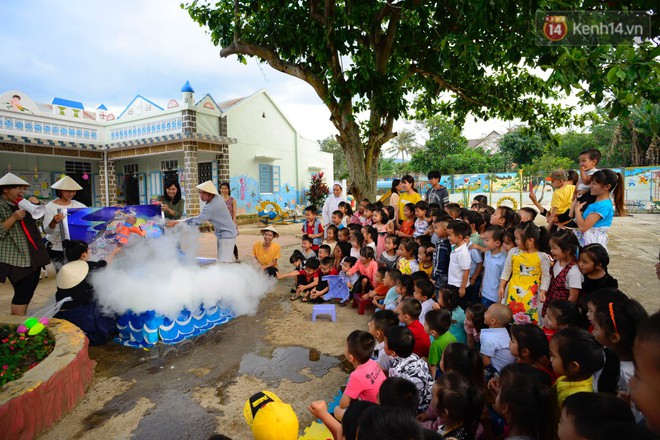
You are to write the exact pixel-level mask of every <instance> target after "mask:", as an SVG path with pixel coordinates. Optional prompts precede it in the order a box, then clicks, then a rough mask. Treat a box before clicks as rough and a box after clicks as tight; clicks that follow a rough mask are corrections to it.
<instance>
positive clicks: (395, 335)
mask: <svg viewBox="0 0 660 440" xmlns="http://www.w3.org/2000/svg"><path fill="white" fill-rule="evenodd" d="M413 301H415V300H413ZM427 338H428V336H427ZM415 342H416V341H415V337H414V336H413V333H412V332H411V331H410V329H408V328H406V327H401V326H395V327H390V328H389V329H388V330H387V332H386V333H385V351H386V352H387V354H388V355H389V356H390V358H391V359H390V369H389V376H390V377H403V378H404V379H408V380H409V381H411V382H412V383H414V384H415V387H416V388H417V391H419V397H420V402H419V406H418V407H417V411H418V412H424V411H426V409H427V408H428V407H429V404H430V403H431V384H432V383H433V379H432V378H431V373H430V372H429V367H428V364H427V363H426V361H424V360H423V359H421V358H420V357H419V356H418V355H417V354H416V353H415V352H414V347H415Z"/></svg>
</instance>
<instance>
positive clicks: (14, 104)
mask: <svg viewBox="0 0 660 440" xmlns="http://www.w3.org/2000/svg"><path fill="white" fill-rule="evenodd" d="M21 99H22V98H21V95H11V98H9V100H7V99H5V100H4V102H3V104H4V106H5V109H7V110H13V111H15V112H21V113H28V114H33V113H34V112H33V111H32V110H30V109H29V108H27V107H25V106H24V105H23V102H21Z"/></svg>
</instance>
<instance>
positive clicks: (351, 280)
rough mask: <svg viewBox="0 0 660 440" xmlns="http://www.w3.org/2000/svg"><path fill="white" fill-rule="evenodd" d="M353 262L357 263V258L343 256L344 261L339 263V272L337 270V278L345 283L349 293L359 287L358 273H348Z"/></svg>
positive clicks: (353, 264)
mask: <svg viewBox="0 0 660 440" xmlns="http://www.w3.org/2000/svg"><path fill="white" fill-rule="evenodd" d="M355 263H357V260H356V259H355V258H354V257H346V258H344V261H342V263H341V272H339V278H341V279H342V281H344V282H345V283H346V286H347V287H348V290H349V291H350V292H351V294H353V293H355V292H356V291H358V289H359V288H360V283H359V280H360V274H358V273H353V274H351V275H349V271H350V270H351V268H352V267H353V266H355Z"/></svg>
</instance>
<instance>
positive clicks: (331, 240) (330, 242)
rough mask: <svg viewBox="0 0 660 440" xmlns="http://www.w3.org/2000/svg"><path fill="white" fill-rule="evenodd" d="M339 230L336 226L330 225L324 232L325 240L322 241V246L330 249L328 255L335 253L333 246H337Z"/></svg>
mask: <svg viewBox="0 0 660 440" xmlns="http://www.w3.org/2000/svg"><path fill="white" fill-rule="evenodd" d="M338 232H339V229H337V227H336V226H334V225H330V226H328V228H327V229H326V231H325V240H323V245H324V246H326V245H327V246H329V247H330V255H332V253H333V252H334V251H335V246H336V245H337V233H338Z"/></svg>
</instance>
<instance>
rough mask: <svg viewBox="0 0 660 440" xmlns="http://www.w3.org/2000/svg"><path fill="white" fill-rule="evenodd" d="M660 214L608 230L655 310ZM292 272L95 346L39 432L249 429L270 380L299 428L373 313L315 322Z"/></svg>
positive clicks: (209, 247) (247, 234) (208, 248)
mask: <svg viewBox="0 0 660 440" xmlns="http://www.w3.org/2000/svg"><path fill="white" fill-rule="evenodd" d="M659 220H660V216H654V215H635V216H631V217H626V218H622V219H616V220H615V222H614V223H615V224H614V226H613V227H612V228H611V230H610V246H609V249H610V255H611V258H612V262H611V264H610V272H611V273H612V275H613V276H614V277H616V278H617V279H618V280H619V285H620V287H621V289H622V290H624V291H626V292H627V293H628V294H629V295H630V296H632V297H633V298H636V299H637V300H639V301H640V302H641V303H642V304H643V305H644V307H646V309H647V310H648V311H649V312H654V311H657V310H658V309H659V308H660V281H658V280H657V278H656V275H655V269H654V265H655V263H656V262H657V259H658V251H659V250H660V221H659ZM259 227H260V226H259V225H245V226H241V227H240V231H241V235H240V236H239V239H238V246H239V252H240V257H241V259H242V260H243V261H248V260H249V255H250V253H251V249H252V244H253V243H254V242H255V241H256V240H259V239H260V236H259ZM275 227H276V228H277V229H278V231H280V235H281V236H280V238H279V239H278V241H279V243H280V244H281V245H282V248H283V250H282V255H283V258H282V262H281V264H280V267H281V269H282V270H289V269H290V268H291V266H290V265H289V263H288V255H290V253H291V251H292V250H293V249H294V247H296V246H297V245H298V241H299V237H300V225H298V224H292V225H275ZM214 246H215V240H214V237H213V236H212V234H203V235H202V237H201V238H200V256H207V257H211V256H213V254H214ZM291 286H292V281H291V279H289V280H283V281H280V282H278V284H277V285H276V286H275V288H274V289H273V291H272V292H270V293H269V294H268V295H267V296H266V297H265V298H264V299H262V301H261V303H260V305H259V310H258V312H257V313H256V315H254V316H242V317H239V318H237V319H234V320H232V321H230V322H229V323H227V324H225V325H222V326H220V327H217V328H215V329H213V330H211V331H209V332H208V333H206V334H204V335H201V336H199V337H197V338H195V339H194V340H191V341H184V343H181V344H178V345H176V346H156V347H154V348H153V349H151V350H136V349H132V348H127V347H122V346H118V345H117V344H108V345H106V346H104V347H92V348H91V349H90V357H91V358H92V359H94V360H95V361H97V367H96V370H95V375H94V379H93V382H92V384H91V386H90V387H89V389H88V392H87V395H86V396H85V398H84V399H83V400H82V401H81V402H80V403H79V405H78V406H77V407H76V408H75V409H74V410H73V411H72V412H71V413H70V414H69V415H67V416H66V417H65V418H64V419H63V420H62V421H61V422H59V423H58V424H57V425H56V426H55V427H53V428H52V429H51V430H49V431H48V432H46V433H45V434H43V435H42V436H41V438H43V439H62V438H82V439H88V438H90V439H91V438H94V439H118V438H119V439H124V438H126V439H128V438H135V439H156V438H158V439H170V438H172V439H174V438H182V439H183V438H190V439H204V438H207V437H208V436H209V435H211V434H212V433H223V434H225V435H228V436H229V437H231V438H234V439H247V438H251V436H250V431H249V429H248V427H247V425H246V423H245V421H244V419H243V405H244V404H245V400H246V399H247V398H248V397H249V396H250V395H252V394H253V393H254V392H257V391H260V390H263V389H268V390H272V391H274V392H275V393H276V394H277V395H278V396H279V397H280V398H282V400H284V401H286V402H288V403H290V404H291V405H292V406H293V408H294V410H295V411H296V413H297V414H298V417H299V420H300V427H301V434H302V429H303V427H305V426H308V425H309V424H310V423H311V422H312V421H313V419H312V417H311V415H310V414H309V413H308V412H307V410H306V406H307V405H308V404H309V403H310V402H311V401H312V400H317V399H324V400H326V401H329V400H331V399H332V397H333V396H334V395H335V394H336V393H337V392H338V390H339V388H340V386H341V385H343V384H344V383H345V381H346V380H347V378H348V373H347V368H346V367H347V366H346V364H345V362H342V360H343V357H342V355H343V352H344V341H345V339H346V336H347V335H348V333H350V332H351V331H352V330H355V329H364V330H366V328H367V321H368V319H369V316H368V314H367V315H364V316H360V315H358V314H357V311H356V309H352V308H350V307H346V308H339V307H338V308H337V322H331V321H330V320H329V319H325V318H324V317H321V318H319V319H318V320H317V322H311V305H309V304H303V303H301V302H299V301H298V302H290V301H289V300H288V297H289V289H290V288H291ZM54 293H55V283H54V274H50V276H49V277H48V278H45V279H43V280H42V282H41V283H40V284H39V288H38V290H37V293H36V295H35V298H34V300H33V302H32V304H31V309H32V310H35V309H37V308H39V307H41V306H42V305H45V304H47V303H50V302H52V300H53V297H54ZM11 296H12V289H11V286H10V285H9V284H8V283H7V284H5V285H0V298H1V299H0V315H3V314H8V313H9V303H10V300H11Z"/></svg>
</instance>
